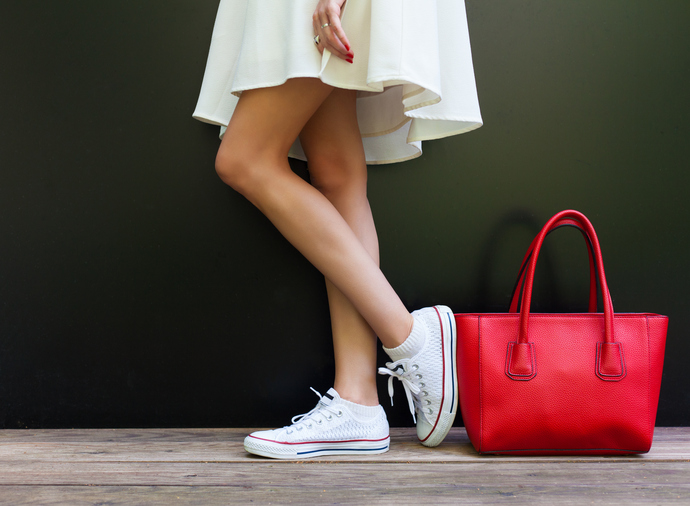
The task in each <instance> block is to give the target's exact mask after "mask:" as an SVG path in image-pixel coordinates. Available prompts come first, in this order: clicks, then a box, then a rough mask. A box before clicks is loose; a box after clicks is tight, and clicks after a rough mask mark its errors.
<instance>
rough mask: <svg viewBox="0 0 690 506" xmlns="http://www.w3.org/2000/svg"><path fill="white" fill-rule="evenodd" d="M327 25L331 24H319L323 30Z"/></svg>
mask: <svg viewBox="0 0 690 506" xmlns="http://www.w3.org/2000/svg"><path fill="white" fill-rule="evenodd" d="M327 26H331V25H330V23H326V24H325V25H321V29H322V30H323V29H324V28H326V27H327Z"/></svg>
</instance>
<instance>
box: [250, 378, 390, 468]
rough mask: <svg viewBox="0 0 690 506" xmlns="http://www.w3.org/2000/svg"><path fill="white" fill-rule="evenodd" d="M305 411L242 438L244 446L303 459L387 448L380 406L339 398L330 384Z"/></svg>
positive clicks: (267, 454)
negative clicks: (289, 422)
mask: <svg viewBox="0 0 690 506" xmlns="http://www.w3.org/2000/svg"><path fill="white" fill-rule="evenodd" d="M312 390H313V391H314V392H315V393H316V395H318V396H319V398H320V400H319V403H318V404H317V405H316V407H315V408H314V409H312V410H311V411H310V412H309V413H305V414H303V415H298V416H295V417H294V418H293V419H292V425H290V426H288V427H283V428H282V429H274V430H262V431H258V432H253V433H251V434H249V435H248V436H247V437H246V438H245V439H244V449H245V450H247V451H248V452H249V453H253V454H254V455H262V456H264V457H271V458H274V459H304V458H308V457H318V456H320V455H365V454H375V453H384V452H387V451H388V447H389V445H390V436H389V432H388V420H387V419H386V413H385V412H384V411H383V408H382V407H381V406H380V405H379V406H361V405H359V404H355V403H352V402H349V401H346V400H344V399H341V398H340V396H339V395H338V392H336V391H335V390H334V389H333V388H331V389H330V390H328V392H327V393H326V395H324V396H322V395H321V394H320V393H319V392H317V391H316V390H314V389H313V388H312Z"/></svg>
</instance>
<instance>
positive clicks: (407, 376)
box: [379, 358, 421, 423]
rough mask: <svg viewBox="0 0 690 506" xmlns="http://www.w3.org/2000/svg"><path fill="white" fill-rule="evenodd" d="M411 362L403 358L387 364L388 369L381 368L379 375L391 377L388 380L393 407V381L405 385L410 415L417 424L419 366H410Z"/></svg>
mask: <svg viewBox="0 0 690 506" xmlns="http://www.w3.org/2000/svg"><path fill="white" fill-rule="evenodd" d="M409 362H410V360H409V359H407V358H403V359H400V360H397V361H395V362H386V367H379V374H383V375H384V376H385V375H388V376H390V377H389V378H388V395H389V396H390V398H391V406H392V405H393V380H394V379H396V378H397V379H399V380H400V381H401V383H402V384H403V388H404V389H405V395H406V396H407V404H408V405H409V407H410V413H412V419H413V420H414V423H417V417H416V416H415V411H416V410H415V406H416V403H415V399H418V397H417V396H418V395H419V392H420V391H421V389H420V388H419V385H417V383H416V381H415V380H417V379H419V377H418V375H417V369H419V367H418V366H417V365H414V364H413V365H412V366H411V367H410V366H409Z"/></svg>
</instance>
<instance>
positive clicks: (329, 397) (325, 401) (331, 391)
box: [321, 388, 340, 406]
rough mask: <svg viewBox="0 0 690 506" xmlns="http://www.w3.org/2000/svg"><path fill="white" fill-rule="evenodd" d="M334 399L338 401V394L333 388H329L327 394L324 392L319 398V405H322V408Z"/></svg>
mask: <svg viewBox="0 0 690 506" xmlns="http://www.w3.org/2000/svg"><path fill="white" fill-rule="evenodd" d="M335 399H340V396H339V395H338V392H336V391H335V389H334V388H329V389H328V392H326V393H325V394H324V395H323V397H321V404H323V405H324V406H328V405H329V404H330V403H331V402H333V401H334V400H335Z"/></svg>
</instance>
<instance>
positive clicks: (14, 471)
mask: <svg viewBox="0 0 690 506" xmlns="http://www.w3.org/2000/svg"><path fill="white" fill-rule="evenodd" d="M246 433H247V429H196V430H195V429H146V430H144V429H136V430H135V429H117V430H4V431H0V504H12V505H19V504H41V505H44V504H70V505H82V504H108V505H117V504H123V505H124V504H126V505H134V504H155V505H176V504H201V505H216V504H218V505H220V504H291V503H294V504H395V505H399V504H427V505H435V504H511V505H512V504H554V503H556V504H650V505H651V504H655V505H656V504H683V505H689V504H690V428H659V429H657V431H656V434H655V439H654V445H653V447H652V451H651V452H650V453H648V454H647V455H643V456H628V457H575V458H573V457H570V458H558V457H497V456H485V457H482V456H479V455H477V454H476V453H475V452H474V450H473V449H472V447H471V445H470V444H469V441H468V439H467V436H466V434H465V431H464V429H460V428H457V429H456V428H454V429H453V430H452V431H451V433H450V434H449V436H448V438H447V439H446V441H444V443H443V444H442V445H441V446H439V447H438V448H435V449H429V448H425V447H423V446H421V445H420V444H418V443H417V442H416V437H415V435H414V429H393V430H392V431H391V436H392V442H391V450H390V451H389V452H388V453H386V454H384V455H371V456H361V457H360V456H356V457H322V458H316V459H311V460H308V461H297V462H294V461H293V462H290V461H275V460H269V459H264V458H259V457H253V456H250V455H248V454H246V453H245V452H244V449H243V448H242V440H243V438H244V436H245V434H246Z"/></svg>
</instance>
